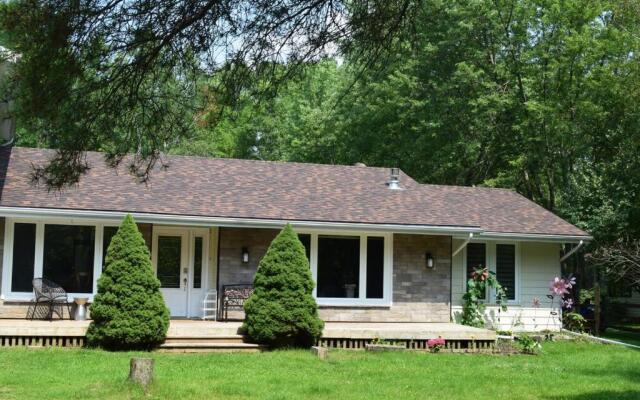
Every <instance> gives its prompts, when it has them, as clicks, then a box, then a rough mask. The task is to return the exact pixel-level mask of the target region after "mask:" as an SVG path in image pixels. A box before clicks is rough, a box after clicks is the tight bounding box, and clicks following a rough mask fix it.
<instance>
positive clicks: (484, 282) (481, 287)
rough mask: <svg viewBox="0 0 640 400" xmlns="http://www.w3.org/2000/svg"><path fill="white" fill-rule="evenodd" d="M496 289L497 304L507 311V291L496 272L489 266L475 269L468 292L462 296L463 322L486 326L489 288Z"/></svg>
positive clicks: (478, 326) (468, 284) (464, 323)
mask: <svg viewBox="0 0 640 400" xmlns="http://www.w3.org/2000/svg"><path fill="white" fill-rule="evenodd" d="M488 287H490V288H493V289H495V291H496V304H497V305H498V306H499V307H500V310H501V311H507V291H506V290H505V288H503V287H502V285H501V284H500V282H498V279H497V278H496V274H495V273H494V272H491V271H489V269H487V268H479V269H476V270H475V271H473V274H471V279H469V281H468V282H467V292H466V293H465V294H464V295H463V296H462V324H463V325H468V326H475V327H477V328H482V327H484V319H483V315H484V311H485V309H486V307H487V306H486V304H485V303H484V301H483V300H485V298H486V293H487V288H488Z"/></svg>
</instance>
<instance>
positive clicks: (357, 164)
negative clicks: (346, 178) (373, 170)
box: [353, 162, 367, 167]
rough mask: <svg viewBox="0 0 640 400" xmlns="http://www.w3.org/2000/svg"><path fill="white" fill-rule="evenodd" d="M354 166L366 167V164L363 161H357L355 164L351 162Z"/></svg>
mask: <svg viewBox="0 0 640 400" xmlns="http://www.w3.org/2000/svg"><path fill="white" fill-rule="evenodd" d="M353 166H354V167H366V166H367V164H365V163H363V162H357V163H355V164H353Z"/></svg>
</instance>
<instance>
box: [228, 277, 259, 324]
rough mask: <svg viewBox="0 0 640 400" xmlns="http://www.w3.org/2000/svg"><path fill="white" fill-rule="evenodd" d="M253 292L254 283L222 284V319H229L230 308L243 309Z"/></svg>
mask: <svg viewBox="0 0 640 400" xmlns="http://www.w3.org/2000/svg"><path fill="white" fill-rule="evenodd" d="M252 293H253V285H251V284H241V285H224V286H222V301H221V305H222V313H221V314H222V320H223V321H227V320H228V319H229V309H234V310H243V309H244V302H245V301H246V300H247V299H248V298H249V296H251V294H252Z"/></svg>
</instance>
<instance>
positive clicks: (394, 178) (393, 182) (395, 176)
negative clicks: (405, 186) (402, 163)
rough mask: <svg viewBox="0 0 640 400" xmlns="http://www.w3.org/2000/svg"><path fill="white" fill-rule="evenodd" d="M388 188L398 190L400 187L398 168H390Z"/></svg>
mask: <svg viewBox="0 0 640 400" xmlns="http://www.w3.org/2000/svg"><path fill="white" fill-rule="evenodd" d="M387 186H389V189H393V190H398V189H402V188H401V187H400V168H391V176H390V177H389V181H388V182H387Z"/></svg>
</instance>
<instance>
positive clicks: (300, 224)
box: [0, 207, 482, 236]
mask: <svg viewBox="0 0 640 400" xmlns="http://www.w3.org/2000/svg"><path fill="white" fill-rule="evenodd" d="M127 214H131V216H133V218H135V220H136V222H140V223H155V224H162V225H189V226H203V227H211V226H220V227H242V228H282V227H283V226H284V225H285V224H287V223H289V224H291V225H293V226H294V227H295V228H304V229H327V228H332V229H336V230H351V231H358V230H360V231H362V230H366V231H381V232H397V233H416V234H431V235H447V236H449V235H455V234H468V233H471V232H481V231H482V229H481V228H479V227H473V226H440V225H402V224H374V223H349V222H330V221H304V220H278V219H258V218H229V217H207V216H199V215H172V214H153V213H137V212H131V213H127V212H121V211H87V210H73V209H55V208H27V207H0V217H9V218H11V217H22V218H62V219H78V218H82V219H89V220H94V221H111V222H117V221H120V220H121V219H122V218H124V216H125V215H127Z"/></svg>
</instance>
